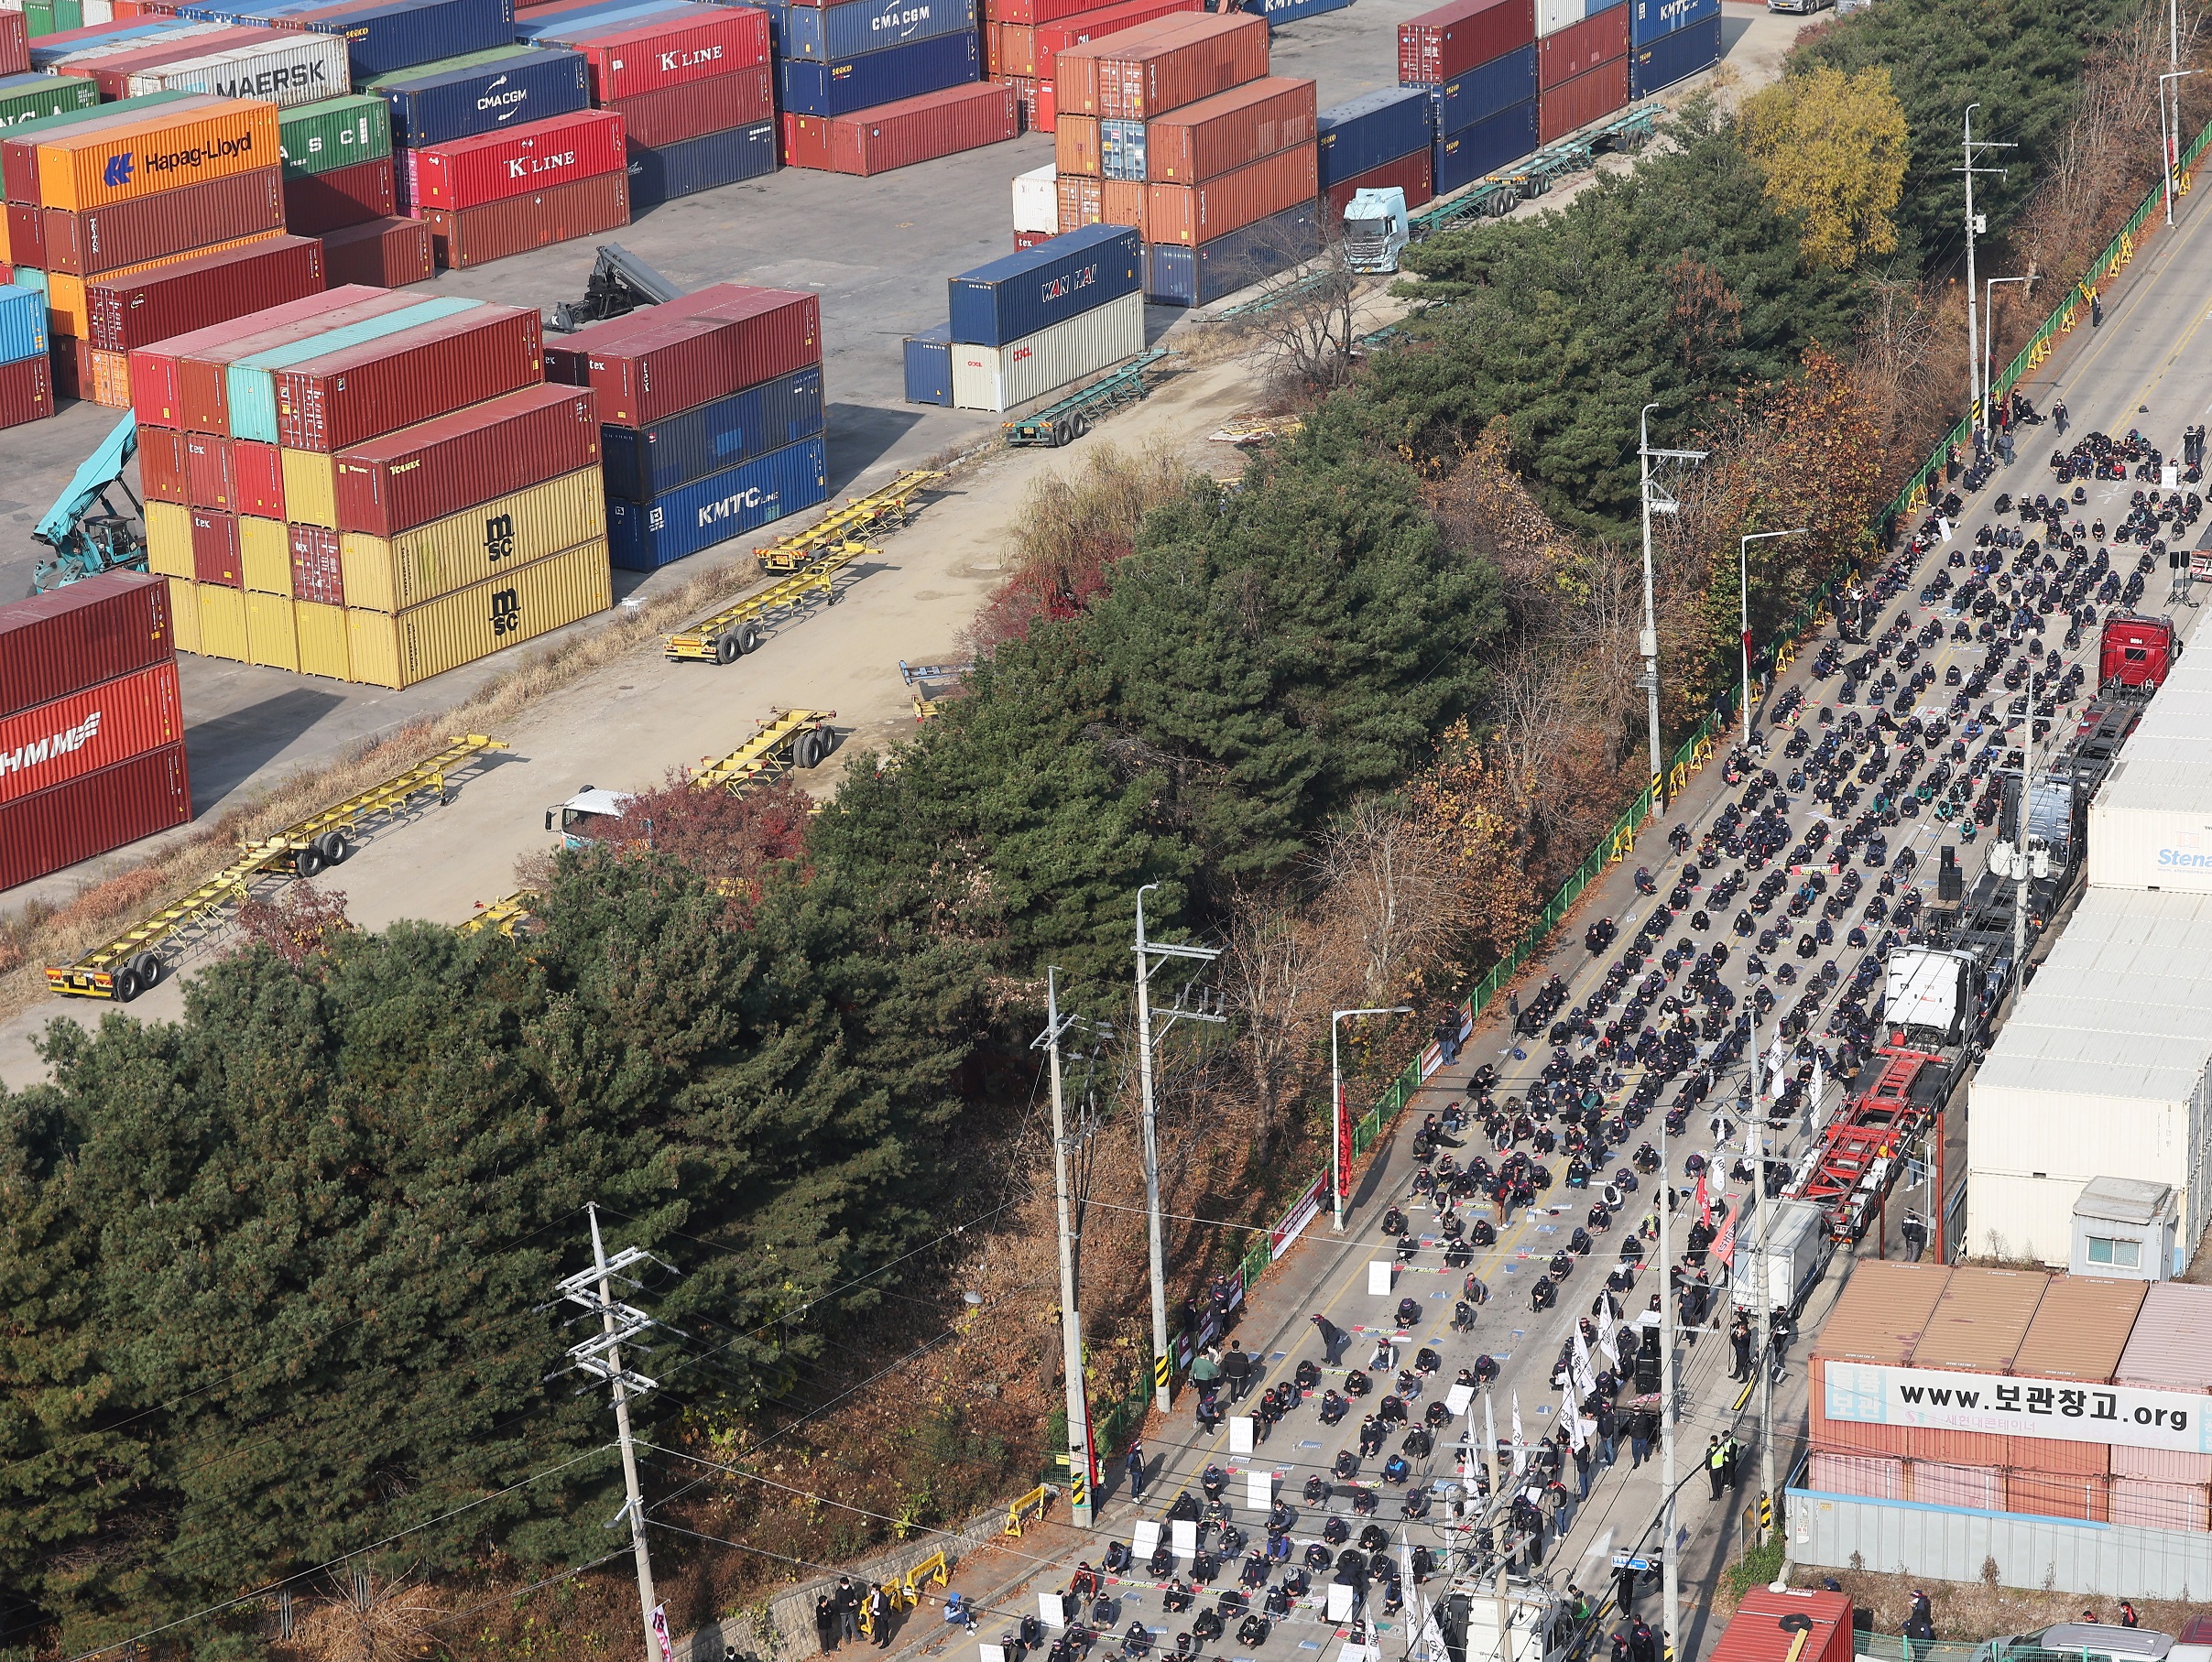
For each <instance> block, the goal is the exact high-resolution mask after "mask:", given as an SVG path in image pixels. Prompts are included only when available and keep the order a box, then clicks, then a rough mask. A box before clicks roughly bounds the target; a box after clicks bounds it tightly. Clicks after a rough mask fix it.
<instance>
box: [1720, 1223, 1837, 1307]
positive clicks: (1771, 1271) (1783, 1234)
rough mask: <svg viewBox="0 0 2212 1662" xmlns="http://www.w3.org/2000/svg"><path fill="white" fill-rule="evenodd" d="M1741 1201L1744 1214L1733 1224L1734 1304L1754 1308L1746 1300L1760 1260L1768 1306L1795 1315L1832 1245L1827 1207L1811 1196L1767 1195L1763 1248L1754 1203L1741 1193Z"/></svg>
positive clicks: (1757, 1278) (1754, 1289) (1753, 1291)
mask: <svg viewBox="0 0 2212 1662" xmlns="http://www.w3.org/2000/svg"><path fill="white" fill-rule="evenodd" d="M1743 1204H1744V1214H1743V1217H1742V1218H1741V1219H1740V1220H1739V1221H1738V1223H1737V1234H1736V1238H1737V1252H1738V1255H1739V1256H1738V1262H1739V1263H1740V1264H1741V1266H1742V1268H1741V1269H1740V1270H1739V1271H1738V1274H1737V1276H1736V1277H1735V1284H1734V1291H1733V1294H1732V1297H1733V1298H1734V1301H1735V1305H1736V1308H1737V1309H1739V1310H1748V1309H1755V1308H1756V1307H1755V1306H1754V1305H1753V1304H1752V1302H1751V1300H1752V1298H1753V1297H1754V1296H1755V1295H1756V1294H1757V1292H1758V1290H1759V1287H1760V1265H1761V1262H1762V1260H1763V1263H1764V1265H1765V1283H1766V1289H1767V1308H1768V1309H1786V1310H1788V1311H1790V1312H1791V1313H1792V1315H1794V1314H1795V1313H1796V1312H1797V1311H1798V1310H1799V1309H1803V1305H1804V1301H1805V1295H1806V1294H1808V1293H1810V1292H1811V1291H1812V1290H1813V1287H1814V1284H1815V1283H1816V1282H1818V1281H1819V1279H1820V1276H1821V1272H1822V1271H1824V1270H1825V1269H1826V1268H1827V1267H1828V1258H1829V1255H1831V1254H1833V1253H1834V1252H1835V1250H1836V1238H1835V1234H1834V1232H1833V1231H1832V1230H1831V1229H1830V1228H1829V1224H1828V1213H1827V1209H1826V1208H1825V1207H1823V1206H1820V1205H1818V1204H1816V1203H1815V1202H1814V1201H1811V1200H1768V1202H1767V1242H1766V1249H1765V1251H1764V1252H1763V1253H1762V1252H1761V1251H1760V1247H1759V1202H1758V1200H1756V1198H1754V1197H1751V1196H1746V1197H1745V1200H1744V1202H1743Z"/></svg>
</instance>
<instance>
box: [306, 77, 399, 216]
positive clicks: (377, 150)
mask: <svg viewBox="0 0 2212 1662" xmlns="http://www.w3.org/2000/svg"><path fill="white" fill-rule="evenodd" d="M277 144H278V149H279V150H280V151H281V152H282V155H283V161H284V177H285V179H286V180H287V181H288V182H289V181H290V180H292V179H311V178H313V177H314V176H315V175H316V174H318V173H331V172H334V171H336V170H337V169H338V168H351V167H354V166H355V165H356V164H358V163H361V162H365V161H381V160H383V159H384V158H387V157H388V156H390V155H391V153H392V126H391V115H390V113H389V112H388V111H387V108H386V107H385V103H384V101H383V100H382V99H379V98H375V97H367V96H364V95H362V94H360V93H354V94H352V95H350V96H348V97H344V98H325V99H323V100H321V102H320V103H308V104H301V105H300V106H299V107H298V108H296V109H290V110H287V111H285V112H284V114H282V115H280V116H279V117H278V120H277ZM295 228H296V227H295Z"/></svg>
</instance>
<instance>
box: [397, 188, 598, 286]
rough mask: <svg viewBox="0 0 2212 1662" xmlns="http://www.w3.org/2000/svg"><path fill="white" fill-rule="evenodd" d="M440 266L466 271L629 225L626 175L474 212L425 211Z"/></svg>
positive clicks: (547, 191)
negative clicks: (573, 238) (494, 261)
mask: <svg viewBox="0 0 2212 1662" xmlns="http://www.w3.org/2000/svg"><path fill="white" fill-rule="evenodd" d="M423 219H424V222H425V223H427V224H428V225H429V226H430V244H431V247H432V249H433V250H434V251H435V253H436V255H437V258H438V263H439V264H440V265H441V266H451V267H452V268H453V269H455V270H464V269H466V268H467V267H469V266H483V265H488V264H489V263H490V262H492V261H493V260H504V259H507V258H509V257H510V256H512V255H518V254H527V253H528V252H529V251H530V250H531V249H533V248H546V247H550V246H551V245H552V244H555V243H565V242H567V241H569V240H570V239H571V238H572V237H579V236H590V235H592V234H594V233H596V232H601V231H612V230H615V229H616V228H617V227H618V226H622V225H627V224H628V223H630V181H629V175H628V173H627V171H616V172H613V173H596V174H591V175H587V176H586V177H584V178H582V179H570V180H569V181H568V182H567V183H566V184H560V185H552V186H550V187H548V188H547V189H545V190H539V191H535V192H533V193H532V194H530V195H528V196H510V197H507V198H506V199H505V200H503V201H496V202H485V203H484V204H483V205H482V206H480V207H475V208H459V209H453V208H431V209H428V210H425V212H424V213H423Z"/></svg>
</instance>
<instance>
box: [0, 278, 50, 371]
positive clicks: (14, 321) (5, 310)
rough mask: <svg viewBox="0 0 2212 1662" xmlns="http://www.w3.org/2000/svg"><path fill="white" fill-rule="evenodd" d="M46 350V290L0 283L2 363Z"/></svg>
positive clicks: (0, 347) (0, 346)
mask: <svg viewBox="0 0 2212 1662" xmlns="http://www.w3.org/2000/svg"><path fill="white" fill-rule="evenodd" d="M45 351H46V291H45V290H44V289H41V288H26V287H24V286H23V285H20V284H16V283H0V363H5V364H13V363H15V362H16V360H17V359H20V358H33V357H38V356H39V355H40V354H42V353H44V352H45Z"/></svg>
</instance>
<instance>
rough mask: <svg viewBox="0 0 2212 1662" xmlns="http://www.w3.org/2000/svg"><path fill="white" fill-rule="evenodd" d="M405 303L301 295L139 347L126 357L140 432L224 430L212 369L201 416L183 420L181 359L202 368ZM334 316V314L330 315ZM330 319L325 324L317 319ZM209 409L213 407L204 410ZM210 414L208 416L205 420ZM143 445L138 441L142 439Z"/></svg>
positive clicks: (352, 291) (361, 293)
mask: <svg viewBox="0 0 2212 1662" xmlns="http://www.w3.org/2000/svg"><path fill="white" fill-rule="evenodd" d="M408 303H409V302H407V301H405V300H402V299H396V298H395V297H393V296H389V295H384V294H378V293H374V292H372V291H370V290H367V289H364V288H334V289H331V290H329V291H328V292H326V293H322V294H312V295H306V296H303V297H301V298H300V299H297V300H293V301H290V302H289V303H288V304H286V305H282V306H272V307H270V308H268V309H267V310H264V311H257V312H254V313H251V314H249V315H247V316H244V317H237V318H232V319H230V320H227V321H225V322H222V323H211V324H209V325H208V326H207V327H206V328H204V329H196V330H193V331H191V332H190V333H188V334H181V335H177V336H173V337H171V338H170V339H169V340H166V341H162V342H158V343H157V344H155V345H153V346H141V347H136V348H134V349H133V350H132V353H131V401H132V404H133V406H134V407H136V410H137V413H138V425H139V427H140V429H146V428H149V427H196V428H198V429H201V430H202V431H203V432H216V433H221V432H226V431H228V430H229V424H228V422H227V420H226V419H225V418H224V415H223V396H222V372H221V370H220V369H212V385H205V383H206V382H207V379H208V377H207V375H202V382H203V386H202V394H201V397H202V408H203V418H202V419H201V420H197V421H194V420H189V419H187V416H186V410H185V402H186V400H185V380H186V375H185V371H184V367H183V365H184V361H185V360H186V359H188V358H194V357H199V358H201V359H202V360H203V364H202V368H203V370H208V369H210V368H211V366H212V365H214V364H220V363H223V362H226V361H227V359H226V357H225V356H224V355H223V354H225V353H226V352H227V351H228V350H229V349H230V348H231V347H233V346H234V344H236V343H238V342H245V341H249V340H254V339H255V338H256V337H260V336H271V337H272V338H270V339H269V340H268V342H267V343H268V344H270V345H274V344H277V343H278V340H280V339H281V338H283V337H282V336H281V334H280V333H275V334H273V333H272V331H288V330H289V331H294V332H293V335H292V338H295V339H304V338H305V337H306V336H307V335H308V334H311V333H314V332H316V331H318V330H320V329H329V328H332V327H333V326H334V324H335V323H336V322H339V321H351V320H353V317H354V315H355V314H354V312H353V311H352V310H351V309H352V308H354V307H361V306H366V307H368V308H370V309H372V310H375V311H389V310H393V309H394V307H396V306H403V305H406V304H408ZM333 314H335V315H333ZM326 318H329V319H331V320H330V321H323V320H324V319H326ZM211 406H212V408H210V407H211ZM206 415H212V419H208V418H204V417H205V416H206ZM142 442H143V440H142Z"/></svg>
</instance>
